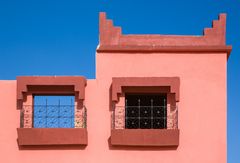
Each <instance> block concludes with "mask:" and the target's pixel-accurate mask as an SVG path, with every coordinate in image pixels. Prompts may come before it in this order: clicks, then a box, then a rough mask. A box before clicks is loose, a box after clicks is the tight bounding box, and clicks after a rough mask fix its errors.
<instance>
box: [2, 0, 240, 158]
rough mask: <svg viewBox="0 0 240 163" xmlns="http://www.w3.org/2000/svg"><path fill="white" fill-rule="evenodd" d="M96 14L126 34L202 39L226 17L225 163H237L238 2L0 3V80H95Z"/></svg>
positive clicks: (239, 122) (239, 144)
mask: <svg viewBox="0 0 240 163" xmlns="http://www.w3.org/2000/svg"><path fill="white" fill-rule="evenodd" d="M100 11H106V12H107V14H108V17H110V18H112V19H113V20H114V23H115V24H116V25H119V26H122V28H123V33H125V34H129V33H132V34H137V33H140V34H147V33H159V34H179V35H181V34H185V35H201V34H202V31H203V28H204V27H211V23H212V20H213V19H217V17H218V14H219V13H222V12H225V13H227V44H230V45H232V46H233V50H232V54H231V56H230V58H229V60H228V162H229V163H238V162H239V163H240V155H239V151H238V148H239V147H240V119H239V115H240V110H239V108H240V102H239V100H238V98H240V93H239V92H240V86H239V85H240V84H239V83H240V77H239V74H240V55H239V53H240V46H239V44H240V42H239V39H240V1H237V0H231V1H230V0H221V1H212V0H199V1H193V0H181V1H180V0H168V1H160V0H147V1H146V0H145V1H144V0H98V1H97V0H87V1H79V0H34V1H32V0H21V1H19V0H15V1H14V0H7V1H5V0H1V1H0V79H4V80H5V79H15V78H16V76H17V75H84V76H86V77H87V78H95V50H96V46H97V44H98V13H99V12H100ZM213 126H214V125H213Z"/></svg>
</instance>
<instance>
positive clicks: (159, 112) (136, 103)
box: [125, 94, 167, 129]
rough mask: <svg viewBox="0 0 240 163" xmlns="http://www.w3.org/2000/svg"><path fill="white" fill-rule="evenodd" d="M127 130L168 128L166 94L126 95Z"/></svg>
mask: <svg viewBox="0 0 240 163" xmlns="http://www.w3.org/2000/svg"><path fill="white" fill-rule="evenodd" d="M125 98H126V100H125V128H127V129H138V128H140V129H164V128H167V107H166V101H167V100H166V98H167V96H166V94H126V95H125Z"/></svg>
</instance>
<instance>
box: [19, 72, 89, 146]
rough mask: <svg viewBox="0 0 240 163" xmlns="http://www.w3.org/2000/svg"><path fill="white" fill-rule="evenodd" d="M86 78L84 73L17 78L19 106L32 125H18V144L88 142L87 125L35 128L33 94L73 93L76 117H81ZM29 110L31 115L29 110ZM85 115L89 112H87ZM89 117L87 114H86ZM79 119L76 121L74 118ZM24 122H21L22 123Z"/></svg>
mask: <svg viewBox="0 0 240 163" xmlns="http://www.w3.org/2000/svg"><path fill="white" fill-rule="evenodd" d="M86 84H87V82H86V79H85V78H84V77H81V76H74V77H72V76H58V77H57V76H20V77H17V109H19V110H20V112H21V116H23V117H24V121H25V119H28V120H29V126H24V125H23V126H22V125H21V127H20V128H17V133H18V144H19V145H20V146H29V145H30V146H32V145H37V146H38V145H84V146H85V145H87V143H88V140H87V127H86V126H85V127H84V128H83V127H82V128H32V122H33V119H32V113H33V108H32V107H30V108H29V110H25V109H24V106H25V104H29V105H30V106H33V96H34V95H74V96H75V103H77V107H76V108H75V111H76V110H77V111H76V112H75V116H78V117H80V116H81V115H80V114H81V109H84V111H86V108H85V106H84V99H85V87H86ZM27 111H28V114H26V112H27ZM85 116H86V114H85ZM84 118H85V120H86V117H84ZM75 122H76V121H75ZM21 124H22V123H21Z"/></svg>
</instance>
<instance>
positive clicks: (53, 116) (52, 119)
mask: <svg viewBox="0 0 240 163" xmlns="http://www.w3.org/2000/svg"><path fill="white" fill-rule="evenodd" d="M74 98H75V97H74V96H41V95H35V96H34V98H33V101H34V106H33V115H34V116H33V127H34V128H74V120H75V118H74V110H75V105H74V101H75V99H74Z"/></svg>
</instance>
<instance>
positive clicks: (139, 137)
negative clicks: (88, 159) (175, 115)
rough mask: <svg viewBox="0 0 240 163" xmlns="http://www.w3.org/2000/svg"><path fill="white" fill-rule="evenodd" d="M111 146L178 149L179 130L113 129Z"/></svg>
mask: <svg viewBox="0 0 240 163" xmlns="http://www.w3.org/2000/svg"><path fill="white" fill-rule="evenodd" d="M111 145H114V146H159V147H177V146H178V145H179V130H178V129H112V131H111Z"/></svg>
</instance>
